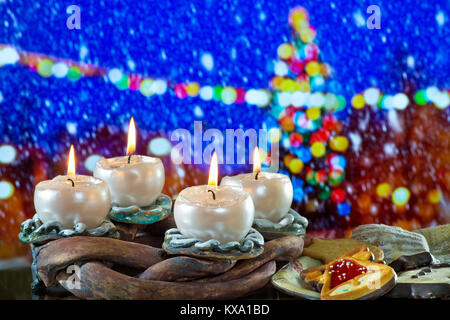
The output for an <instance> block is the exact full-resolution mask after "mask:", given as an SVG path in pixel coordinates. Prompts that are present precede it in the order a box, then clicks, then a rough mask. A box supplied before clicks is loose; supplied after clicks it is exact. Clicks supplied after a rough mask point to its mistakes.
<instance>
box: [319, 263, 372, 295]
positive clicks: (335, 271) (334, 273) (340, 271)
mask: <svg viewBox="0 0 450 320" xmlns="http://www.w3.org/2000/svg"><path fill="white" fill-rule="evenodd" d="M366 272H367V268H366V267H363V266H361V265H359V264H357V263H355V262H354V261H352V260H347V259H339V260H338V261H336V262H335V263H333V264H332V265H331V266H330V268H329V270H328V273H329V274H330V280H331V281H330V289H333V288H335V287H337V286H338V285H340V284H342V283H344V282H345V281H348V280H351V279H353V278H355V277H356V276H359V275H360V274H363V273H366Z"/></svg>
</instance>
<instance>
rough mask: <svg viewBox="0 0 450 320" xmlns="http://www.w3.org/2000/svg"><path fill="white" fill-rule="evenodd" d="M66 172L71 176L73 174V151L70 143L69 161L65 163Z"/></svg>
mask: <svg viewBox="0 0 450 320" xmlns="http://www.w3.org/2000/svg"><path fill="white" fill-rule="evenodd" d="M67 174H68V175H71V176H74V175H75V151H74V149H73V144H72V145H70V151H69V161H68V164H67Z"/></svg>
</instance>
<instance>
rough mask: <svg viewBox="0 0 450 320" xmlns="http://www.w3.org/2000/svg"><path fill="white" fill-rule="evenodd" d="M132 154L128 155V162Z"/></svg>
mask: <svg viewBox="0 0 450 320" xmlns="http://www.w3.org/2000/svg"><path fill="white" fill-rule="evenodd" d="M132 155H133V154H130V155H129V156H128V163H130V160H131V156H132Z"/></svg>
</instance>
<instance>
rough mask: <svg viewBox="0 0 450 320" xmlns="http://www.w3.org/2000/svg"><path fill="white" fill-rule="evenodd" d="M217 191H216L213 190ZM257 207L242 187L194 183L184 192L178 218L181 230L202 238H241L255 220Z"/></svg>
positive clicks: (177, 207)
mask: <svg viewBox="0 0 450 320" xmlns="http://www.w3.org/2000/svg"><path fill="white" fill-rule="evenodd" d="M209 190H211V191H213V192H214V194H215V199H214V198H213V194H212V193H211V192H209ZM254 212H255V208H254V205H253V201H252V199H251V198H250V195H249V194H248V193H247V192H246V191H244V190H243V189H242V188H237V187H230V186H227V187H215V186H207V185H202V186H194V187H189V188H186V189H184V190H182V191H181V192H180V194H179V195H178V197H177V200H176V201H175V206H174V218H175V223H176V225H177V228H178V229H179V230H180V232H181V233H182V234H183V235H184V236H185V237H189V238H195V239H199V240H202V241H207V240H210V239H216V240H218V241H219V242H220V243H222V244H225V243H227V242H230V241H241V240H242V239H243V238H244V237H245V236H246V235H247V233H248V231H249V230H250V228H251V226H252V224H253V218H254Z"/></svg>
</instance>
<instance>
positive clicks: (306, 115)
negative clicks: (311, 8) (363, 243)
mask: <svg viewBox="0 0 450 320" xmlns="http://www.w3.org/2000/svg"><path fill="white" fill-rule="evenodd" d="M289 24H290V26H291V28H292V33H293V41H292V42H291V43H283V44H281V45H280V46H279V47H278V57H279V61H277V62H276V63H275V68H274V69H275V76H274V77H273V78H272V80H271V87H272V89H273V100H272V104H271V106H270V108H271V113H272V114H273V116H274V117H275V118H277V119H278V122H279V125H280V127H281V129H282V134H281V135H280V139H281V145H282V147H283V148H284V151H283V152H282V155H281V156H282V158H283V161H282V163H281V168H282V169H281V170H282V171H286V172H288V174H290V175H291V178H292V183H293V185H294V201H295V204H294V207H295V209H297V210H298V211H299V212H301V213H302V214H304V215H305V216H306V217H307V218H308V219H309V220H310V222H311V223H310V226H311V229H312V230H319V229H320V230H327V229H330V230H331V229H333V228H336V224H337V223H339V222H338V220H342V222H343V223H345V221H346V220H348V218H346V217H347V216H348V215H349V214H350V213H351V205H350V203H349V202H348V201H347V195H346V190H345V188H344V185H345V179H344V177H345V170H346V166H347V160H346V158H345V152H346V151H347V149H348V147H349V140H348V138H347V137H346V136H344V135H342V130H343V125H342V122H341V121H340V120H339V116H338V115H339V111H341V110H343V109H344V107H345V99H344V98H343V97H342V96H340V95H336V94H334V93H332V92H336V91H337V90H338V88H339V85H338V84H337V83H336V82H335V81H333V80H331V68H330V66H329V65H328V64H326V63H324V62H323V61H322V59H321V57H320V52H319V47H318V45H317V44H316V43H314V39H315V35H316V31H315V29H314V28H313V27H312V26H311V25H309V17H308V13H307V11H306V10H305V9H304V8H302V7H296V8H294V9H292V10H291V12H290V14H289ZM324 92H327V93H324ZM330 212H336V213H337V215H331V214H329V213H330ZM336 229H337V230H338V229H339V226H338V228H336Z"/></svg>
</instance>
